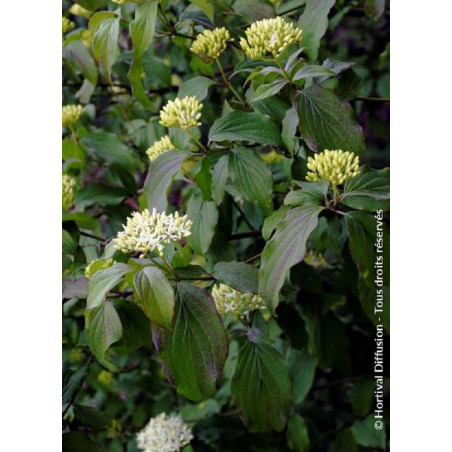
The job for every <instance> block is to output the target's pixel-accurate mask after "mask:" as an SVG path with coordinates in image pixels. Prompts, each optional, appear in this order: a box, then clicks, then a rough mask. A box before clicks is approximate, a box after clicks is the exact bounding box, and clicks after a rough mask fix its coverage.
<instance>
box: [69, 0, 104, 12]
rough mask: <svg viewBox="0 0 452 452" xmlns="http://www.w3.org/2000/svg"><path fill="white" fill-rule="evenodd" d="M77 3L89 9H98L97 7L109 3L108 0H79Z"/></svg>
mask: <svg viewBox="0 0 452 452" xmlns="http://www.w3.org/2000/svg"><path fill="white" fill-rule="evenodd" d="M76 3H78V4H79V5H80V6H82V7H83V8H85V9H87V10H88V11H96V9H99V8H102V7H103V6H105V5H106V4H107V0H77V1H76Z"/></svg>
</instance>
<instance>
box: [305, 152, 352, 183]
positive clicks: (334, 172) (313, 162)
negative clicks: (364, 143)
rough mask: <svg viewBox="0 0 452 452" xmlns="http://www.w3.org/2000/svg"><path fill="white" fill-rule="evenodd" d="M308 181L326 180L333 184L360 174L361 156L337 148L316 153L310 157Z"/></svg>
mask: <svg viewBox="0 0 452 452" xmlns="http://www.w3.org/2000/svg"><path fill="white" fill-rule="evenodd" d="M308 168H309V169H310V170H311V171H310V172H308V174H307V176H306V180H307V181H313V182H326V181H330V182H331V183H332V184H333V185H340V184H343V183H344V182H345V181H347V180H349V179H352V178H353V177H355V176H357V175H358V174H359V157H358V156H357V155H355V154H354V153H353V152H348V151H342V150H340V149H339V150H336V151H329V150H328V149H325V151H324V152H321V153H320V154H316V155H315V156H314V158H312V157H309V158H308Z"/></svg>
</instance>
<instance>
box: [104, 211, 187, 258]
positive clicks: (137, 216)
mask: <svg viewBox="0 0 452 452" xmlns="http://www.w3.org/2000/svg"><path fill="white" fill-rule="evenodd" d="M191 225H192V222H191V221H190V220H189V219H188V218H187V215H184V216H183V217H181V216H179V213H178V212H176V213H175V214H174V215H173V214H169V215H167V214H166V213H165V212H162V213H158V212H157V211H156V210H155V209H153V210H152V213H151V212H149V210H148V209H145V210H143V212H141V213H140V212H134V213H133V214H132V217H129V218H127V224H126V225H123V229H124V230H123V231H121V232H119V233H118V236H117V237H116V238H115V239H114V240H113V242H114V244H115V247H116V248H117V249H119V250H121V251H122V252H123V253H130V252H133V251H138V252H140V253H141V255H140V257H145V256H146V254H147V253H149V252H151V251H154V250H156V251H157V252H158V253H159V254H162V252H163V247H164V244H166V243H170V242H174V241H177V240H181V239H183V238H184V237H188V236H189V235H190V234H191V232H190V228H191Z"/></svg>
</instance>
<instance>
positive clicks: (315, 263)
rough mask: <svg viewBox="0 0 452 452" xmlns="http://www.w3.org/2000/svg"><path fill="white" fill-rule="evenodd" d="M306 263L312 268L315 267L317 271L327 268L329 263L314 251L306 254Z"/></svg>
mask: <svg viewBox="0 0 452 452" xmlns="http://www.w3.org/2000/svg"><path fill="white" fill-rule="evenodd" d="M304 261H305V262H306V263H307V264H308V265H310V266H311V267H314V268H315V269H316V270H320V269H321V268H325V267H326V266H327V265H328V262H327V261H326V259H325V258H324V257H323V256H322V255H321V254H317V253H314V251H312V250H310V251H308V252H307V253H306V256H305V257H304Z"/></svg>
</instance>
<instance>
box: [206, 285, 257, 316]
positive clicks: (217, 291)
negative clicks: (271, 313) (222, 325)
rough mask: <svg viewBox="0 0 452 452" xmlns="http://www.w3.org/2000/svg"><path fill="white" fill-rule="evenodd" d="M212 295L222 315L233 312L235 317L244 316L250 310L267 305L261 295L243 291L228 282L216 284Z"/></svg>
mask: <svg viewBox="0 0 452 452" xmlns="http://www.w3.org/2000/svg"><path fill="white" fill-rule="evenodd" d="M212 297H213V299H214V301H215V306H216V307H217V311H218V313H219V314H220V315H221V317H224V316H226V315H227V314H232V316H233V317H234V318H235V319H238V318H243V317H245V315H246V314H248V313H249V312H251V311H254V310H256V309H262V308H264V307H265V305H264V302H263V300H262V298H261V296H260V295H255V294H252V293H242V292H239V291H237V290H235V289H233V288H232V287H229V286H227V285H226V284H220V285H219V286H216V285H215V286H214V287H213V289H212Z"/></svg>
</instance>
